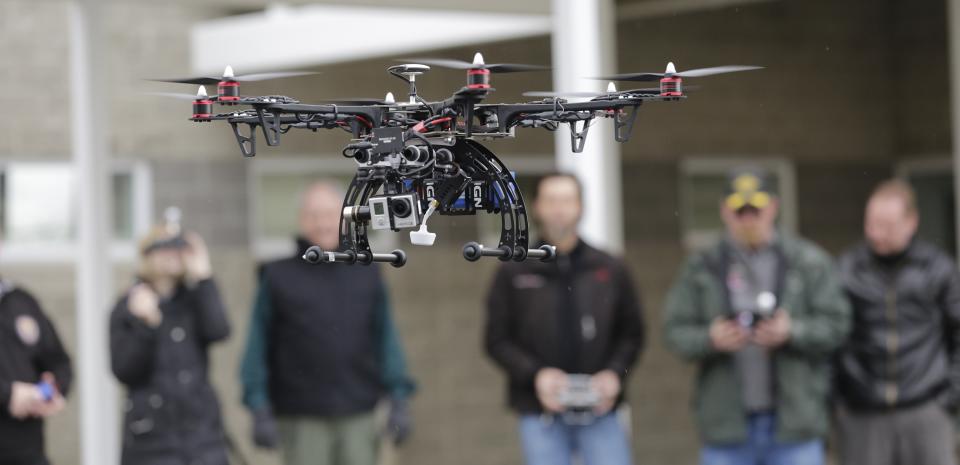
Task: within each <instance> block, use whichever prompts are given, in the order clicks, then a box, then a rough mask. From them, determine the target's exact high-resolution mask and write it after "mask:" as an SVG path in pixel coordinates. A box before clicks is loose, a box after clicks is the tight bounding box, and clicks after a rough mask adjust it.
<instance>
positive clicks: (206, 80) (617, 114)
mask: <svg viewBox="0 0 960 465" xmlns="http://www.w3.org/2000/svg"><path fill="white" fill-rule="evenodd" d="M404 61H409V63H407V64H400V65H396V66H391V67H390V68H388V72H389V73H390V74H392V75H393V76H396V77H398V78H400V79H402V80H403V81H404V82H406V83H407V84H408V86H409V99H408V100H407V101H406V102H402V103H400V102H396V101H395V100H394V98H393V96H392V94H387V97H386V98H385V99H384V100H372V99H362V100H349V101H337V102H324V103H322V104H306V103H301V102H300V101H298V100H295V99H293V98H290V97H286V96H280V95H268V96H250V97H245V96H241V95H240V93H239V90H240V87H239V83H240V82H244V81H261V80H266V79H276V78H285V77H293V76H301V75H307V74H313V73H309V72H297V71H294V72H281V73H262V74H251V75H246V76H242V75H235V74H234V72H233V69H232V68H231V67H229V66H228V67H227V68H226V70H225V71H224V73H223V76H221V77H219V78H217V77H198V78H186V79H160V80H159V81H163V82H174V83H183V84H199V85H200V89H199V91H198V92H197V94H196V96H193V95H184V94H165V95H169V96H174V97H179V98H185V99H190V100H193V113H192V116H191V117H190V119H191V120H192V121H196V122H208V121H225V122H227V124H229V125H230V127H231V128H232V129H233V134H234V136H235V137H236V140H237V143H238V144H239V146H240V150H241V152H242V153H243V155H244V156H245V157H252V156H254V155H256V150H257V147H256V143H257V132H258V130H259V132H261V133H262V134H263V139H264V140H265V141H266V143H267V145H268V146H276V145H279V144H280V138H281V136H282V135H283V134H286V133H287V132H289V131H290V130H292V129H308V130H312V131H317V130H319V129H341V130H344V131H346V132H348V133H350V134H351V136H352V137H351V140H350V143H349V144H347V145H346V147H344V149H343V152H342V153H343V156H344V157H347V158H351V159H353V160H354V161H356V163H357V165H358V166H357V172H356V175H355V176H354V178H353V181H352V182H351V184H350V187H349V189H348V190H347V193H346V197H345V198H344V201H343V212H342V214H341V220H340V243H341V250H339V251H324V250H321V249H320V248H319V247H317V246H314V247H311V248H310V249H308V250H307V253H306V254H304V256H303V258H304V259H305V260H307V261H308V262H310V263H348V264H354V263H359V264H364V265H369V264H371V263H373V262H387V263H390V264H392V265H393V266H396V267H400V266H403V265H404V264H405V263H406V260H407V258H406V254H405V253H404V252H403V251H402V250H394V251H393V252H390V253H375V252H373V250H372V249H371V246H370V242H369V240H368V237H367V230H368V228H373V229H391V230H394V231H400V230H401V229H413V228H417V229H416V230H413V231H411V232H410V240H411V242H412V243H413V244H415V245H433V242H434V240H435V239H436V234H434V233H431V232H429V231H428V230H427V220H428V219H429V218H430V217H431V215H433V214H434V213H436V214H438V215H475V214H477V213H478V212H486V213H493V214H499V215H500V218H501V228H500V242H499V244H498V245H497V246H495V247H488V246H484V245H481V244H478V243H476V242H470V243H467V244H466V245H464V247H463V256H464V258H466V259H467V260H469V261H476V260H479V259H480V258H481V257H497V258H498V259H500V260H503V261H508V260H515V261H523V260H530V259H536V260H544V261H546V260H551V259H553V258H554V256H555V255H556V250H555V248H554V247H553V246H550V245H544V246H541V247H540V248H537V249H529V248H528V247H529V241H530V237H529V235H528V227H527V226H528V219H527V211H526V206H525V205H524V202H523V196H522V195H521V193H520V189H519V187H518V186H517V183H516V180H515V179H514V176H513V174H511V172H510V170H509V169H508V168H507V166H506V165H505V164H504V163H503V162H502V161H501V160H500V159H499V158H497V156H496V155H494V154H493V152H491V151H490V150H488V149H487V148H486V147H484V146H483V145H481V144H480V143H479V142H477V141H478V140H489V139H498V138H507V137H514V135H515V131H516V129H517V128H544V129H547V130H550V131H554V130H556V129H558V128H559V127H560V125H561V124H567V125H568V126H569V129H570V143H571V145H572V148H573V151H574V152H580V151H582V150H583V144H584V142H585V141H586V137H587V133H588V131H589V129H590V125H591V123H592V121H593V120H594V119H595V118H611V119H613V123H614V134H613V137H614V138H615V139H616V140H617V141H618V142H626V141H627V140H629V139H630V135H631V133H632V131H633V126H634V122H635V121H636V118H637V111H638V110H639V107H640V106H641V105H642V104H643V103H645V102H648V101H677V100H681V99H684V98H686V95H685V94H684V89H683V78H688V77H701V76H708V75H712V74H721V73H730V72H736V71H747V70H752V69H758V68H759V67H756V66H720V67H714V68H702V69H695V70H689V71H682V72H678V71H677V70H676V69H675V68H674V65H673V63H670V64H668V65H667V68H666V71H665V72H663V73H631V74H619V75H614V76H606V77H598V78H597V79H604V80H609V81H659V84H660V85H659V87H655V88H643V89H632V90H624V91H618V90H617V89H616V88H615V87H614V85H613V82H611V83H610V85H609V87H608V88H607V92H604V93H589V92H576V93H567V94H560V93H553V92H528V93H525V94H524V95H525V96H528V97H535V98H539V100H535V101H531V102H527V103H513V104H504V103H494V104H486V103H483V102H484V100H485V99H486V98H487V96H488V95H490V93H491V92H493V91H494V89H493V88H492V87H491V86H490V76H491V74H495V73H510V72H519V71H536V70H542V69H546V68H544V67H540V66H533V65H520V64H485V63H484V61H483V57H482V56H481V55H480V54H479V53H477V54H476V56H475V57H474V60H473V62H472V63H469V62H464V61H458V60H447V59H432V58H431V59H410V60H404ZM430 66H438V67H445V68H455V69H462V70H465V71H466V75H467V82H466V85H465V86H463V87H461V88H460V89H459V90H457V91H456V92H454V93H453V95H452V96H450V97H449V98H447V99H445V100H441V101H427V100H425V99H424V98H422V97H421V96H420V95H419V94H418V92H417V77H418V76H420V75H422V74H424V73H425V72H427V71H429V70H430ZM204 85H216V86H217V94H216V95H213V96H209V95H208V94H207V92H206V89H205V88H204V87H203V86H204ZM570 97H578V98H586V99H588V100H586V101H579V102H570V101H568V100H567V98H570ZM215 103H217V104H220V105H229V106H243V107H247V108H245V109H237V110H235V111H231V112H228V113H214V112H213V105H214V104H215Z"/></svg>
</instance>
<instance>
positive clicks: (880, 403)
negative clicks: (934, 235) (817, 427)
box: [836, 180, 960, 465]
mask: <svg viewBox="0 0 960 465" xmlns="http://www.w3.org/2000/svg"><path fill="white" fill-rule="evenodd" d="M918 224H919V215H918V212H917V206H916V196H915V194H914V192H913V189H912V188H911V187H910V186H909V184H907V183H905V182H903V181H899V180H891V181H886V182H884V183H882V184H880V185H879V186H878V187H877V188H876V190H874V192H873V194H872V195H871V196H870V199H869V200H868V202H867V206H866V211H865V216H864V228H863V231H864V236H865V240H864V241H863V242H862V243H860V244H858V245H856V246H854V247H853V248H851V249H850V250H849V251H848V252H846V253H845V254H843V256H842V257H841V259H840V270H841V274H842V277H843V285H844V289H845V290H846V292H847V295H848V296H849V297H850V300H851V302H852V303H853V315H854V326H853V332H852V334H851V336H850V339H849V340H848V342H847V344H846V346H845V347H844V348H843V350H842V351H841V353H840V354H839V357H838V359H837V360H838V363H837V366H836V373H837V376H836V378H837V392H838V404H839V405H838V411H837V421H838V426H839V439H840V446H841V447H840V449H841V457H842V459H843V463H844V464H853V465H856V464H870V465H953V464H956V463H957V461H956V456H955V451H954V447H955V445H954V434H955V432H954V420H953V416H954V415H955V413H956V411H957V407H958V402H960V353H958V351H960V275H958V272H957V266H956V264H955V262H954V259H953V257H950V256H949V255H947V254H946V253H945V252H943V251H942V250H940V249H938V248H936V247H935V246H933V245H931V244H928V243H926V242H923V241H921V240H919V239H916V232H917V226H918Z"/></svg>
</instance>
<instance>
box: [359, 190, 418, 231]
mask: <svg viewBox="0 0 960 465" xmlns="http://www.w3.org/2000/svg"><path fill="white" fill-rule="evenodd" d="M367 205H368V206H369V207H370V224H371V226H372V227H373V229H394V230H398V229H401V228H415V227H417V226H419V225H420V217H421V215H422V212H421V211H420V201H419V199H418V198H417V196H416V194H414V193H406V194H398V195H381V196H377V197H371V198H370V200H369V202H368V203H367Z"/></svg>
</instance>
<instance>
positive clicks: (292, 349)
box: [241, 181, 414, 465]
mask: <svg viewBox="0 0 960 465" xmlns="http://www.w3.org/2000/svg"><path fill="white" fill-rule="evenodd" d="M342 202H343V194H342V192H341V191H340V189H339V188H338V187H337V186H336V185H335V184H332V183H331V182H329V181H318V182H316V183H314V184H313V185H311V186H310V187H309V188H307V190H306V192H305V193H304V195H303V199H302V204H301V209H300V233H301V237H300V238H298V240H297V247H298V248H297V253H296V254H295V255H293V256H291V257H289V258H285V259H281V260H277V261H274V262H271V263H268V264H267V265H265V266H264V267H263V269H262V271H261V276H260V286H259V288H258V291H257V296H256V300H255V302H254V306H253V307H254V308H253V313H252V315H251V324H250V332H249V337H248V339H247V348H246V352H245V354H244V357H243V364H242V367H241V378H242V381H243V402H244V404H245V405H246V407H247V408H248V409H250V411H251V413H252V414H253V419H254V431H253V433H254V442H255V443H256V444H257V445H259V446H261V447H268V448H272V447H274V446H276V445H278V443H279V445H280V448H281V450H282V452H283V458H284V463H286V464H287V465H301V464H302V465H375V464H376V462H377V460H378V458H377V457H378V445H379V442H380V435H379V431H377V425H376V424H375V421H374V408H375V407H376V405H377V403H378V402H379V401H380V399H382V398H384V397H386V398H388V399H389V402H390V413H389V419H388V424H387V429H388V431H387V433H388V435H389V436H390V437H391V438H392V439H393V440H394V441H395V442H396V443H399V442H402V441H403V440H404V439H405V438H406V437H407V435H408V434H409V433H410V430H411V427H412V424H411V417H410V414H409V410H408V398H409V397H410V396H411V395H412V394H413V391H414V384H413V381H412V380H411V379H410V377H409V376H408V374H407V371H406V363H405V360H404V354H403V349H402V348H401V346H400V340H399V337H398V336H397V332H396V329H395V328H394V325H393V321H392V319H391V316H390V302H389V295H388V292H387V287H386V284H385V283H384V282H383V280H382V278H381V276H380V270H379V268H378V267H377V266H376V265H371V266H341V265H311V264H309V263H307V262H305V261H304V260H303V259H302V258H301V257H302V255H303V253H304V251H305V250H306V249H307V247H309V246H311V245H319V246H320V247H322V248H323V249H325V250H335V249H337V248H338V247H339V242H340V232H339V231H340V228H339V225H340V210H341V206H342ZM275 415H276V417H277V418H276V420H275V419H274V416H275Z"/></svg>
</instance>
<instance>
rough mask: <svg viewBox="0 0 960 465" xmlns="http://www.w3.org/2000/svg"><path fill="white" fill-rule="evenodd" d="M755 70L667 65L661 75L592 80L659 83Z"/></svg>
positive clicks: (637, 74)
mask: <svg viewBox="0 0 960 465" xmlns="http://www.w3.org/2000/svg"><path fill="white" fill-rule="evenodd" d="M755 69H763V67H762V66H743V65H729V66H714V67H712V68H700V69H691V70H688V71H679V72H678V71H677V70H676V68H674V66H673V63H672V62H671V63H668V64H667V70H666V72H663V73H626V74H614V75H612V76H599V77H595V78H593V79H600V80H604V81H659V80H660V79H662V78H664V77H672V76H677V77H682V78H688V77H703V76H712V75H714V74H725V73H736V72H740V71H751V70H755Z"/></svg>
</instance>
